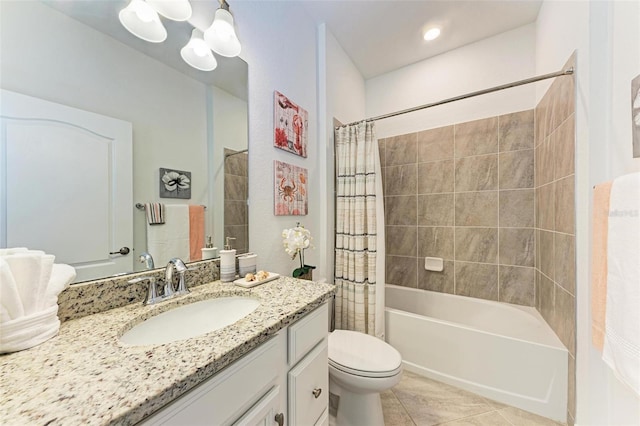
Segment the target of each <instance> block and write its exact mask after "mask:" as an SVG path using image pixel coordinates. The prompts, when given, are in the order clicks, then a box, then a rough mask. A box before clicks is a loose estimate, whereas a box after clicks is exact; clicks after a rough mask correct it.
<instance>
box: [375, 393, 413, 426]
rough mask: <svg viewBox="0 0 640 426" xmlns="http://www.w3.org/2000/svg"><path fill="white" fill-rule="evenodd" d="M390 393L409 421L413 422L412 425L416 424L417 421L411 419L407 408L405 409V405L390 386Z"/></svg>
mask: <svg viewBox="0 0 640 426" xmlns="http://www.w3.org/2000/svg"><path fill="white" fill-rule="evenodd" d="M391 393H392V394H393V396H394V397H395V398H396V400H397V401H398V404H400V406H401V407H402V409H403V410H404V412H405V413H406V414H407V416H408V417H409V418H410V419H411V423H413V426H417V423H416V422H415V420H414V419H413V416H412V415H411V414H410V413H409V410H407V407H405V405H404V403H403V402H402V401H401V400H400V398H398V395H396V393H395V392H394V391H393V388H391ZM383 415H384V412H383Z"/></svg>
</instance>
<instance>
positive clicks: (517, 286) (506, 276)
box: [499, 265, 535, 306]
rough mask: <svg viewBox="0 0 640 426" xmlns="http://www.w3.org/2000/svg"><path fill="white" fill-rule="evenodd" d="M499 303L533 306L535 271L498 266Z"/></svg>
mask: <svg viewBox="0 0 640 426" xmlns="http://www.w3.org/2000/svg"><path fill="white" fill-rule="evenodd" d="M499 276H500V301H501V302H506V303H515V304H516V305H524V306H534V305H535V269H534V268H521V267H516V266H502V265H500V273H499Z"/></svg>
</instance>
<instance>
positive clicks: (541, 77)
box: [336, 67, 573, 129]
mask: <svg viewBox="0 0 640 426" xmlns="http://www.w3.org/2000/svg"><path fill="white" fill-rule="evenodd" d="M571 74H573V67H571V68H567V69H566V70H562V71H557V72H552V73H549V74H544V75H539V76H536V77H531V78H527V79H524V80H519V81H514V82H513V83H507V84H502V85H500V86H495V87H491V88H489V89H484V90H478V91H477V92H471V93H467V94H465V95H460V96H455V97H453V98H448V99H444V100H441V101H438V102H432V103H430V104H425V105H420V106H417V107H413V108H408V109H403V110H401V111H396V112H391V113H389V114H383V115H379V116H377V117H373V118H367V119H366V120H365V121H377V120H383V119H385V118H391V117H395V116H397V115H402V114H406V113H408V112H414V111H419V110H421V109H426V108H431V107H434V106H438V105H444V104H448V103H450V102H455V101H460V100H463V99H467V98H473V97H475V96H480V95H486V94H487V93H492V92H497V91H498V90H504V89H509V88H511V87H516V86H522V85H524V84H529V83H535V82H536V81H541V80H546V79H549V78H554V77H561V76H564V75H571ZM362 121H363V120H359V121H354V122H353V123H349V124H343V125H342V126H338V127H336V129H339V128H341V127H346V126H351V125H352V124H357V123H360V122H362Z"/></svg>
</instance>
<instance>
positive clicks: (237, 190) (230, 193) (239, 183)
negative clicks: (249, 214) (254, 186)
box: [224, 174, 249, 201]
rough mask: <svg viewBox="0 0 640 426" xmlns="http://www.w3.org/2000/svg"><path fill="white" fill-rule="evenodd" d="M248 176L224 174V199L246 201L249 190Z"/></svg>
mask: <svg viewBox="0 0 640 426" xmlns="http://www.w3.org/2000/svg"><path fill="white" fill-rule="evenodd" d="M248 181H249V179H248V178H247V177H246V176H236V175H230V174H225V175H224V199H225V200H234V201H246V199H247V192H248V189H249V187H248Z"/></svg>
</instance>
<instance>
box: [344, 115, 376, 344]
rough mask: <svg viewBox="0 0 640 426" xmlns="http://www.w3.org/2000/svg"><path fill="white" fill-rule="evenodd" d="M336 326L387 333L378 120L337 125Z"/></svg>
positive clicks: (364, 331) (370, 332)
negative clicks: (376, 127)
mask: <svg viewBox="0 0 640 426" xmlns="http://www.w3.org/2000/svg"><path fill="white" fill-rule="evenodd" d="M335 137H336V175H337V181H336V258H335V275H336V276H335V284H336V287H337V290H336V304H335V326H336V328H338V329H345V330H355V331H360V332H363V333H367V334H371V335H374V336H376V337H379V338H384V275H385V273H384V207H383V197H382V179H381V170H380V156H379V153H378V140H377V139H376V137H375V131H374V123H372V122H364V121H363V122H361V123H358V124H355V125H350V126H344V127H340V128H338V129H337V130H336V134H335Z"/></svg>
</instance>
